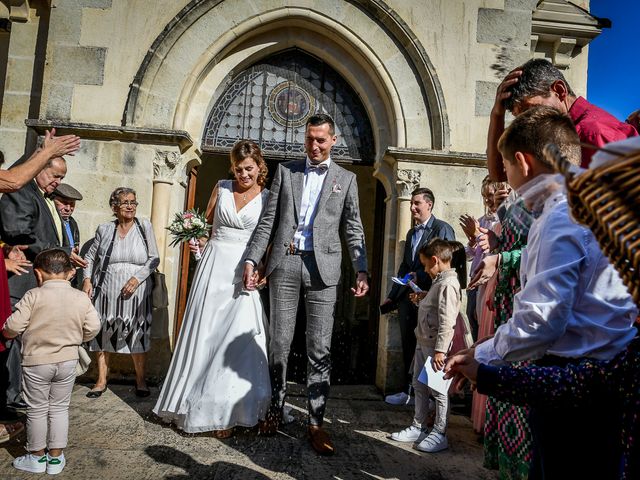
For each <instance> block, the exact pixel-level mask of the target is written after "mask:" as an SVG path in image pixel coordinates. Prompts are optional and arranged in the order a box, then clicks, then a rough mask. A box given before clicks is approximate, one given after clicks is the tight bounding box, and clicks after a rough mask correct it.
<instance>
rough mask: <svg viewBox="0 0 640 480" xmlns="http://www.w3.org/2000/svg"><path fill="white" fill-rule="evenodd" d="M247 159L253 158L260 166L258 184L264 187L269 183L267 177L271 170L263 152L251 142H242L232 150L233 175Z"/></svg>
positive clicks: (231, 170)
mask: <svg viewBox="0 0 640 480" xmlns="http://www.w3.org/2000/svg"><path fill="white" fill-rule="evenodd" d="M245 158H252V159H253V160H254V161H255V162H256V165H258V178H257V179H256V183H257V184H258V185H260V186H261V187H264V186H265V184H266V183H267V175H268V174H269V170H268V169H267V164H266V162H265V161H264V157H263V156H262V150H260V147H258V145H256V144H255V143H254V142H252V141H251V140H240V141H239V142H237V143H236V144H235V145H234V146H233V148H232V149H231V169H230V170H229V171H230V172H231V173H233V174H235V172H234V167H235V166H236V165H237V164H238V163H240V162H241V161H243V160H244V159H245Z"/></svg>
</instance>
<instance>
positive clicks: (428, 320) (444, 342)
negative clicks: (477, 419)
mask: <svg viewBox="0 0 640 480" xmlns="http://www.w3.org/2000/svg"><path fill="white" fill-rule="evenodd" d="M454 257H455V260H454ZM420 262H421V263H422V265H423V266H424V271H425V272H426V273H427V274H428V275H429V276H430V277H431V278H432V279H433V283H432V284H431V288H430V289H429V291H428V292H427V293H426V296H424V298H422V300H421V301H420V304H419V306H418V324H417V326H416V329H415V334H416V340H417V342H416V351H415V353H414V355H413V389H414V391H415V394H416V396H415V412H414V417H413V423H412V424H411V425H410V426H409V427H407V428H405V429H404V430H402V431H400V432H396V433H393V434H392V435H391V439H392V440H396V441H398V442H411V443H414V444H415V448H416V449H417V450H420V451H423V452H429V453H435V452H439V451H440V450H444V449H445V448H447V447H448V441H447V437H446V429H447V421H448V411H449V395H447V394H443V393H439V392H437V391H435V390H432V389H430V388H429V387H428V386H427V385H425V384H423V383H422V382H420V381H419V380H418V376H419V375H420V372H421V371H422V368H423V367H424V364H425V361H426V360H427V357H431V359H432V365H433V368H434V370H442V369H443V367H444V360H445V356H446V354H447V353H448V352H449V348H450V347H451V342H452V340H453V334H454V330H455V326H456V320H457V318H458V313H459V312H460V304H461V301H462V297H461V293H460V291H461V289H460V283H461V282H463V283H464V282H465V281H466V272H465V270H466V258H465V252H464V246H463V245H462V244H461V243H459V242H450V241H447V240H442V239H440V238H434V239H433V240H431V241H430V242H429V243H428V244H427V245H424V246H423V247H422V248H421V249H420ZM452 265H456V268H453V266H452ZM429 393H431V395H433V397H434V399H435V405H436V411H435V422H434V425H433V429H432V430H431V432H429V433H428V432H427V417H428V414H429Z"/></svg>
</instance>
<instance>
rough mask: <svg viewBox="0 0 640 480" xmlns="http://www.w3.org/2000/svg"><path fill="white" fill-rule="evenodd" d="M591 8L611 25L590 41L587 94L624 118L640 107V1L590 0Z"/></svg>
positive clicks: (601, 105) (617, 115)
mask: <svg viewBox="0 0 640 480" xmlns="http://www.w3.org/2000/svg"><path fill="white" fill-rule="evenodd" d="M590 10H591V13H592V14H593V15H595V16H597V17H605V18H609V19H610V20H611V22H612V27H611V28H610V29H608V28H605V29H603V30H602V33H601V34H600V35H599V36H598V37H597V38H596V39H595V40H593V41H592V42H591V43H590V44H589V73H588V77H587V97H588V99H589V101H590V102H591V103H594V104H596V105H597V106H599V107H602V108H604V109H605V110H607V111H608V112H609V113H611V114H613V115H615V116H616V117H618V118H619V119H620V120H624V119H625V118H627V116H628V115H629V114H630V113H631V112H633V111H634V110H638V109H640V42H639V41H638V30H639V29H640V0H591V3H590Z"/></svg>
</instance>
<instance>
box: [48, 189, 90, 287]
mask: <svg viewBox="0 0 640 480" xmlns="http://www.w3.org/2000/svg"><path fill="white" fill-rule="evenodd" d="M51 198H52V200H53V203H54V204H55V206H56V210H57V211H58V214H59V215H60V220H61V221H62V237H63V245H65V246H68V247H70V248H71V253H70V257H71V261H72V262H73V264H74V265H75V266H77V267H82V268H84V267H86V266H87V262H85V261H84V259H83V258H82V257H81V256H80V230H79V229H78V224H77V223H76V221H75V219H74V218H73V217H72V216H71V215H73V212H74V210H75V209H76V202H77V201H79V200H82V194H81V193H80V192H79V191H78V190H76V189H75V188H73V187H72V186H71V185H69V184H68V183H61V184H60V185H58V187H57V188H56V189H55V190H54V191H53V193H52V194H51ZM76 278H78V276H77V275H76ZM74 283H75V282H74Z"/></svg>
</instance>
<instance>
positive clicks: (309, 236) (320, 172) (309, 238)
mask: <svg viewBox="0 0 640 480" xmlns="http://www.w3.org/2000/svg"><path fill="white" fill-rule="evenodd" d="M310 162H311V160H310V159H309V157H308V156H307V160H306V165H307V166H306V168H305V171H304V190H303V191H302V198H301V201H300V215H299V218H298V229H297V230H296V233H295V234H294V235H293V244H294V245H295V247H296V248H297V249H298V250H313V220H314V219H315V217H316V212H317V210H318V201H319V200H320V192H321V191H322V185H323V184H324V179H325V178H327V170H328V168H329V165H331V157H329V158H327V159H326V160H325V161H324V162H321V163H322V164H324V165H326V166H327V168H325V169H321V168H315V169H310V168H309V163H310Z"/></svg>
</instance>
